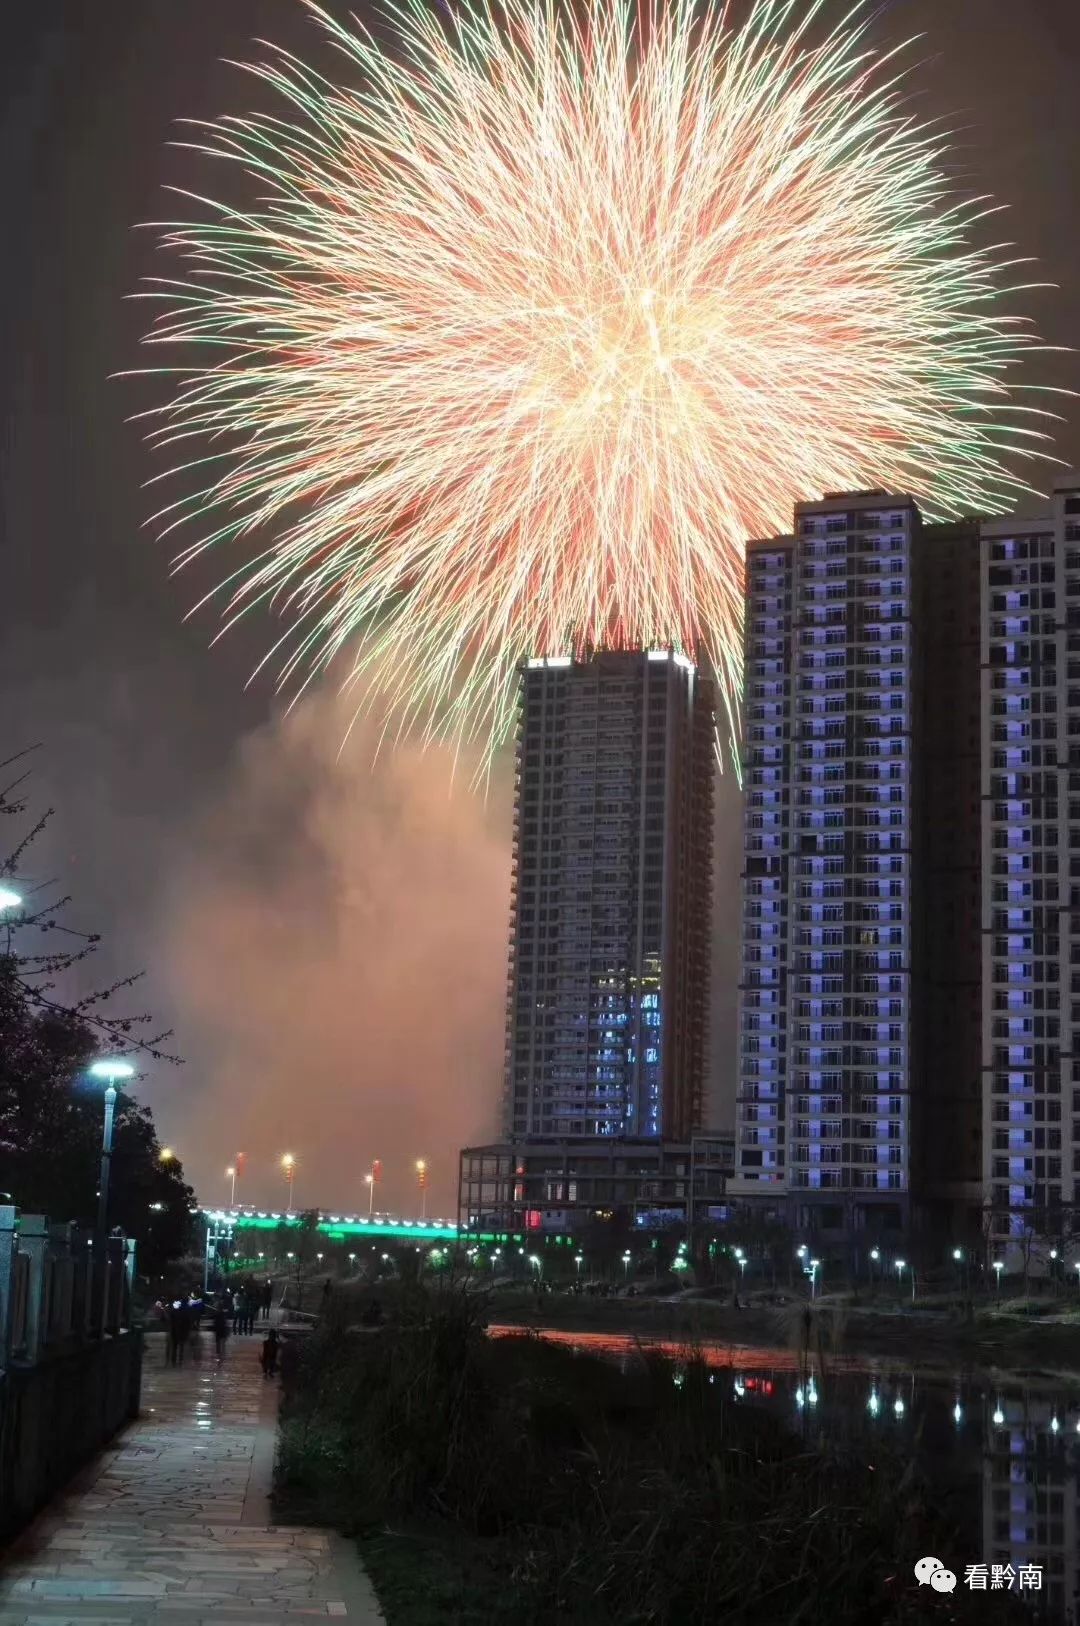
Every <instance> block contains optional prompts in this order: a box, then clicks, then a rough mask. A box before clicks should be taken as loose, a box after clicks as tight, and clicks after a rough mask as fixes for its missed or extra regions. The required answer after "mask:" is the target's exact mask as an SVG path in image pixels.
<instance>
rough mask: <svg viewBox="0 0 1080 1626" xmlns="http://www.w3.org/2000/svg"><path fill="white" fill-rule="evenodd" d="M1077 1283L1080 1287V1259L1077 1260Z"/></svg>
mask: <svg viewBox="0 0 1080 1626" xmlns="http://www.w3.org/2000/svg"><path fill="white" fill-rule="evenodd" d="M1076 1285H1077V1287H1080V1259H1078V1260H1077V1261H1076Z"/></svg>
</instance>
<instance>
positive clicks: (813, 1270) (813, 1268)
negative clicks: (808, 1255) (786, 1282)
mask: <svg viewBox="0 0 1080 1626" xmlns="http://www.w3.org/2000/svg"><path fill="white" fill-rule="evenodd" d="M820 1269H821V1260H820V1259H811V1261H810V1263H809V1265H808V1266H807V1273H808V1275H809V1277H810V1297H811V1298H812V1299H813V1298H816V1297H817V1273H818V1271H819V1270H820Z"/></svg>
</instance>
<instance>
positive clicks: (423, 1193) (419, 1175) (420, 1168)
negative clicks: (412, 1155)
mask: <svg viewBox="0 0 1080 1626" xmlns="http://www.w3.org/2000/svg"><path fill="white" fill-rule="evenodd" d="M416 1183H417V1185H418V1186H419V1187H420V1218H421V1219H422V1220H426V1219H427V1163H426V1162H425V1161H424V1159H423V1158H422V1157H418V1158H417V1160H416Z"/></svg>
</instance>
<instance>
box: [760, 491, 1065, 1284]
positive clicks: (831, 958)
mask: <svg viewBox="0 0 1080 1626" xmlns="http://www.w3.org/2000/svg"><path fill="white" fill-rule="evenodd" d="M745 653H746V691H745V707H744V762H745V780H746V806H745V835H744V872H743V898H742V926H741V932H742V973H741V987H740V1022H739V1060H738V1078H739V1082H738V1106H737V1126H736V1127H737V1149H736V1174H735V1179H734V1181H733V1183H732V1195H733V1196H734V1197H737V1198H739V1199H742V1200H750V1201H762V1202H766V1203H768V1204H771V1205H772V1206H773V1207H774V1208H775V1210H776V1212H777V1215H778V1217H780V1216H781V1215H782V1216H783V1217H784V1218H786V1219H787V1220H789V1222H790V1223H792V1224H793V1225H794V1226H795V1227H796V1228H798V1229H800V1230H804V1231H808V1232H809V1231H823V1232H825V1233H829V1232H835V1233H836V1234H837V1235H838V1236H844V1237H847V1238H849V1239H853V1240H854V1241H855V1243H856V1245H858V1241H859V1238H860V1236H863V1235H865V1236H867V1238H868V1239H869V1236H870V1234H873V1235H874V1236H877V1235H879V1234H883V1233H885V1232H888V1231H890V1230H893V1231H896V1232H899V1233H903V1232H906V1231H907V1230H909V1229H914V1230H918V1229H919V1228H920V1227H924V1228H925V1229H926V1230H927V1231H928V1232H930V1233H932V1234H934V1235H936V1236H938V1237H942V1236H944V1235H946V1234H948V1233H951V1235H952V1237H953V1239H954V1240H956V1241H968V1242H973V1241H974V1240H975V1239H976V1238H977V1237H978V1235H979V1233H980V1231H981V1233H982V1236H983V1238H984V1239H985V1242H986V1244H987V1246H988V1247H989V1248H992V1249H994V1250H996V1251H997V1252H998V1253H999V1254H1000V1253H1001V1252H1002V1249H1003V1247H1004V1246H1005V1245H1006V1243H1007V1240H1008V1239H1012V1242H1013V1243H1014V1244H1020V1243H1022V1242H1023V1239H1024V1238H1025V1237H1026V1238H1028V1239H1029V1240H1030V1239H1031V1238H1032V1237H1033V1236H1037V1237H1043V1238H1047V1237H1049V1238H1055V1237H1056V1238H1059V1239H1062V1240H1063V1241H1064V1240H1067V1239H1068V1238H1069V1237H1071V1236H1073V1235H1074V1234H1075V1233H1076V1232H1077V1230H1078V1229H1080V1188H1078V1186H1077V1181H1078V1180H1080V1064H1078V1061H1077V1056H1076V1033H1077V1028H1078V1026H1080V477H1077V476H1070V477H1067V478H1065V479H1062V480H1060V481H1059V482H1058V483H1057V484H1056V486H1055V489H1054V492H1053V495H1052V498H1051V501H1050V506H1049V508H1048V510H1047V511H1046V512H1045V513H1044V514H1042V515H1038V516H1034V517H1030V518H1015V517H1014V518H1009V519H993V520H986V519H983V520H978V519H971V520H967V521H963V522H959V523H956V524H951V525H924V524H923V523H922V521H921V518H920V516H919V513H918V510H917V509H916V507H915V505H914V504H913V503H912V502H911V501H910V500H909V499H907V498H903V497H895V496H889V495H887V494H885V493H882V492H867V493H848V494H841V495H838V496H835V497H829V498H826V499H825V500H824V501H822V502H820V503H809V504H801V505H799V506H798V507H797V508H796V511H795V534H794V535H793V536H790V537H779V538H775V539H772V540H768V541H762V542H755V543H752V544H751V545H750V547H749V549H748V555H747V611H746V651H745ZM1074 1108H1075V1115H1074Z"/></svg>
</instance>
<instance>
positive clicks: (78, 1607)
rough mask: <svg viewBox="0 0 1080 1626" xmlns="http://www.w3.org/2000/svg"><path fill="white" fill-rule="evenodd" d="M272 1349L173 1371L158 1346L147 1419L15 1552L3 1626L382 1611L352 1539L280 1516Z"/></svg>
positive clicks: (238, 1349) (208, 1625) (248, 1620)
mask: <svg viewBox="0 0 1080 1626" xmlns="http://www.w3.org/2000/svg"><path fill="white" fill-rule="evenodd" d="M207 1343H210V1346H211V1348H212V1341H210V1340H207V1339H205V1337H204V1339H203V1345H204V1346H205V1345H206V1344H207ZM259 1348H260V1340H259V1338H258V1337H255V1338H234V1339H230V1340H229V1350H228V1354H227V1355H226V1358H225V1360H224V1361H223V1362H222V1363H221V1364H220V1365H219V1364H218V1363H217V1362H216V1361H215V1360H214V1359H213V1357H212V1355H211V1354H210V1352H209V1351H208V1350H207V1349H205V1347H204V1350H203V1353H202V1359H201V1360H193V1359H192V1358H191V1352H190V1351H189V1352H188V1359H187V1363H186V1364H185V1365H184V1366H181V1367H169V1366H166V1365H165V1364H164V1363H165V1351H164V1340H161V1339H157V1338H151V1339H149V1340H148V1343H147V1354H146V1359H145V1363H144V1369H143V1397H142V1400H143V1403H142V1415H141V1416H140V1418H139V1421H138V1422H137V1423H134V1424H132V1425H131V1427H129V1428H128V1429H126V1430H125V1431H124V1433H123V1434H122V1435H120V1436H118V1438H117V1439H116V1440H115V1441H114V1442H113V1445H112V1447H111V1448H110V1449H109V1450H108V1451H106V1452H104V1453H103V1454H102V1455H101V1456H100V1457H98V1458H97V1459H96V1461H95V1462H94V1463H93V1464H92V1466H91V1467H90V1468H89V1469H88V1470H87V1471H85V1472H84V1473H83V1474H82V1475H81V1476H80V1478H79V1479H78V1481H76V1482H75V1483H74V1484H73V1485H71V1486H70V1487H69V1488H68V1490H67V1492H66V1493H64V1494H63V1495H62V1496H60V1497H59V1498H57V1500H56V1501H55V1502H54V1503H52V1504H51V1505H50V1507H49V1508H48V1510H47V1511H46V1513H45V1514H44V1515H43V1517H42V1518H40V1519H39V1520H38V1521H37V1523H36V1524H35V1525H34V1526H33V1527H32V1529H31V1530H30V1531H29V1532H27V1534H26V1535H25V1536H24V1537H22V1538H21V1540H20V1541H19V1542H18V1543H17V1544H16V1546H15V1547H14V1548H13V1549H12V1550H11V1551H10V1552H9V1553H8V1555H7V1562H6V1563H5V1564H4V1566H3V1569H2V1571H0V1626H238V1623H243V1626H290V1623H295V1626H309V1623H310V1621H311V1618H312V1617H313V1616H318V1617H321V1618H323V1619H325V1618H327V1617H331V1618H333V1619H339V1620H343V1621H345V1622H346V1623H347V1626H375V1623H376V1622H379V1621H381V1620H382V1618H383V1617H382V1615H381V1613H380V1611H379V1609H378V1606H377V1604H376V1602H375V1597H374V1594H373V1592H372V1590H371V1586H370V1583H369V1582H368V1580H367V1577H366V1575H365V1574H364V1571H363V1569H362V1567H361V1565H360V1562H359V1560H358V1558H357V1556H356V1553H355V1550H354V1549H353V1547H352V1546H351V1544H349V1543H348V1542H345V1541H343V1540H342V1539H341V1538H340V1537H338V1536H335V1535H333V1534H331V1533H329V1532H327V1531H325V1530H316V1529H306V1528H300V1527H291V1526H275V1525H274V1524H273V1523H272V1522H271V1509H270V1488H271V1474H272V1471H273V1461H274V1443H275V1434H276V1421H277V1418H276V1414H277V1400H278V1391H277V1384H276V1383H274V1382H267V1381H266V1380H265V1379H264V1378H263V1375H262V1372H261V1370H260V1368H259V1361H258V1356H259Z"/></svg>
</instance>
